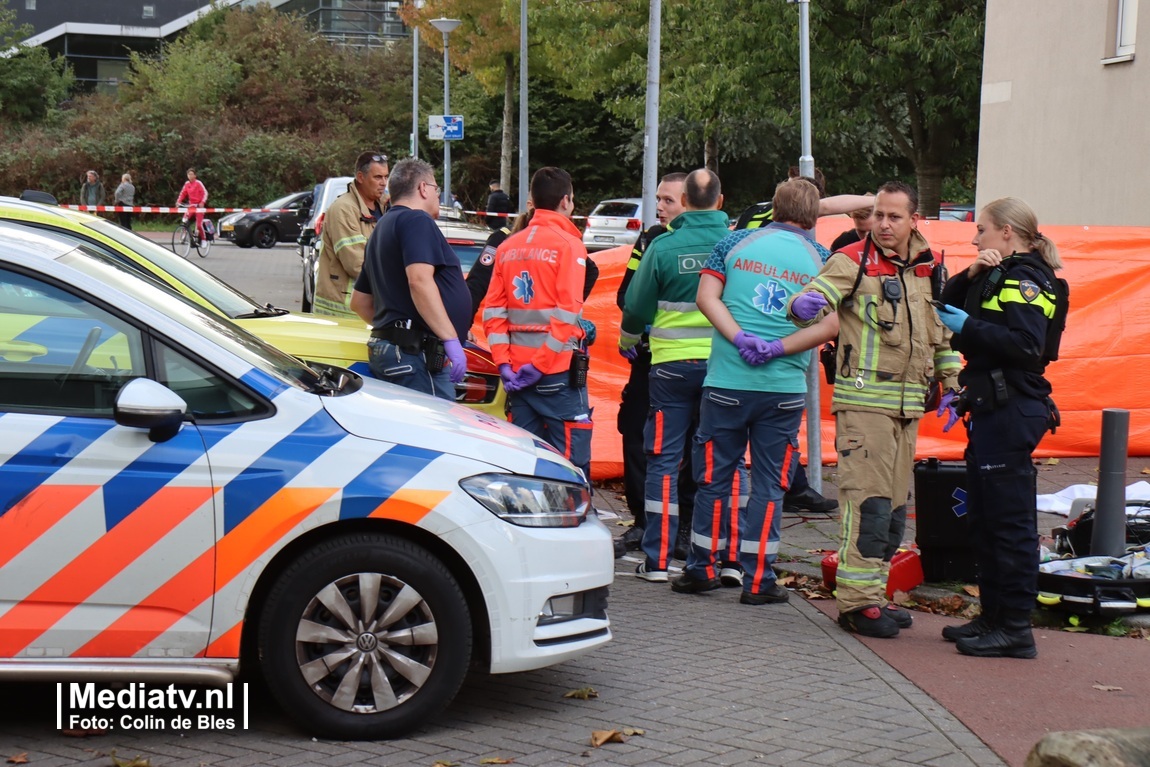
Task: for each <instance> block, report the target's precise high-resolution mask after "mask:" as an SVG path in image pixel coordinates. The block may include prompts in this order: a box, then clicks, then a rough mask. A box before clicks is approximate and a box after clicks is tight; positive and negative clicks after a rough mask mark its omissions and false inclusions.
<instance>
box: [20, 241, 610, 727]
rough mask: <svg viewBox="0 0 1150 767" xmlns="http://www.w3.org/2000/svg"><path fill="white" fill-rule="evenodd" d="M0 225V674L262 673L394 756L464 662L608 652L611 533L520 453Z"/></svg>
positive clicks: (561, 467) (538, 662)
mask: <svg viewBox="0 0 1150 767" xmlns="http://www.w3.org/2000/svg"><path fill="white" fill-rule="evenodd" d="M0 230H2V231H0V679H5V678H7V679H24V680H28V679H33V680H37V679H58V680H67V681H77V680H84V679H95V680H105V681H107V680H114V679H120V680H129V679H130V680H132V681H138V680H148V681H160V682H163V681H180V682H196V681H199V682H205V683H209V684H213V683H214V684H218V683H221V682H226V681H228V680H231V679H232V678H233V677H234V676H235V674H236V673H237V672H238V670H239V668H240V666H241V664H245V665H247V664H253V665H258V666H259V668H260V669H261V670H262V672H263V674H264V677H265V678H266V680H267V683H268V685H269V686H270V687H271V689H272V691H273V693H274V695H275V697H276V698H277V700H278V701H280V703H281V704H282V706H283V707H284V709H285V710H286V711H287V712H288V713H289V714H290V715H291V716H292V717H294V718H295V719H296V720H297V721H298V722H299V723H300V724H301V725H303V726H304V727H305V728H307V729H308V730H310V731H312V732H314V733H316V734H320V735H324V736H328V737H338V738H386V737H393V736H396V735H399V734H402V733H404V732H405V731H408V730H410V729H411V728H413V727H415V726H417V725H419V724H422V723H424V722H425V721H426V720H427V718H428V717H429V716H430V715H432V714H434V713H436V712H438V711H439V710H440V709H442V708H443V707H444V706H445V705H447V703H448V702H449V701H450V700H451V699H452V697H453V696H454V695H455V693H456V691H457V690H458V689H459V687H460V685H461V684H462V682H463V678H464V675H465V673H466V671H467V670H468V668H469V666H471V665H472V664H473V663H474V664H475V665H478V666H480V667H482V668H484V669H486V670H488V671H490V672H493V673H502V672H513V671H523V670H527V669H535V668H540V667H544V666H548V665H551V664H555V663H558V662H561V661H565V660H568V659H570V658H573V657H576V656H578V655H580V654H582V653H585V652H588V651H590V650H592V649H594V648H597V647H599V646H601V645H603V644H604V643H605V642H607V641H608V640H609V639H610V637H611V631H610V625H609V622H608V619H607V614H606V599H607V589H608V586H609V584H610V583H611V580H612V573H613V564H614V563H613V559H612V551H611V536H610V533H609V532H608V531H607V529H606V528H605V527H604V526H603V524H602V523H601V522H600V521H599V520H598V518H597V517H596V516H595V513H594V511H593V510H592V509H591V505H590V493H589V488H588V486H587V484H586V482H585V481H584V479H583V477H582V475H581V474H580V473H579V472H578V471H577V470H576V469H575V467H573V466H572V465H571V464H570V463H568V462H567V461H566V460H564V459H563V458H562V457H560V456H559V455H558V454H556V453H555V452H553V451H552V450H550V449H549V448H547V447H546V446H545V445H543V444H542V443H540V442H539V441H538V440H536V439H534V438H533V437H531V435H529V434H528V433H527V432H525V431H522V430H521V429H519V428H517V427H515V426H512V425H510V424H508V423H506V422H504V421H501V420H499V419H495V418H492V417H490V416H487V415H485V414H482V413H477V412H475V411H473V410H470V409H468V408H466V407H463V406H459V405H454V404H452V403H449V402H444V401H441V400H436V399H432V398H429V397H424V396H422V395H419V394H415V393H412V392H408V391H406V390H403V389H399V388H396V387H392V386H390V385H388V384H384V383H380V382H378V381H374V380H365V379H362V378H360V377H358V376H356V375H354V374H351V373H349V372H347V371H345V370H342V369H338V368H315V367H308V366H306V365H304V364H303V363H301V362H299V361H298V360H296V359H295V358H293V357H289V356H286V355H284V354H283V353H281V352H278V351H276V350H275V349H273V348H272V347H269V346H267V345H266V344H264V343H263V342H261V341H259V340H258V339H256V338H255V337H254V336H251V335H249V334H248V333H246V332H245V331H243V330H241V329H239V328H238V327H237V326H235V325H232V324H230V323H228V322H227V321H226V320H222V319H220V318H218V317H216V316H214V315H210V314H208V313H206V312H204V311H203V310H201V309H200V308H198V307H197V306H195V305H193V304H191V303H190V302H187V301H186V300H184V299H182V298H180V297H179V296H177V295H175V294H174V293H171V292H168V291H167V290H166V289H164V288H162V287H159V286H157V285H153V284H151V283H150V282H148V281H146V280H144V279H141V278H140V277H139V276H138V275H137V274H135V273H132V272H129V271H127V270H126V269H124V268H123V267H121V266H118V265H116V264H115V263H114V262H111V261H110V260H108V259H106V258H103V257H101V256H100V255H99V254H98V253H95V252H94V251H88V250H86V249H85V246H80V247H77V246H76V244H75V242H74V241H73V242H68V241H65V240H63V239H58V238H56V237H55V236H53V235H50V234H44V233H41V232H35V231H33V230H31V229H28V228H26V227H15V226H4V225H2V224H0Z"/></svg>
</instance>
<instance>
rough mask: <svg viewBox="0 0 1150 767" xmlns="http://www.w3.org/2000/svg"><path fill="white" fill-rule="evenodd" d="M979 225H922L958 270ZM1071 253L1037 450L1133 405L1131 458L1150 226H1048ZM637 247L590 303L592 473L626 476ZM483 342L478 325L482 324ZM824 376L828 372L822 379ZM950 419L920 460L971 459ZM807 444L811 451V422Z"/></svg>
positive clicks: (1148, 374)
mask: <svg viewBox="0 0 1150 767" xmlns="http://www.w3.org/2000/svg"><path fill="white" fill-rule="evenodd" d="M850 225H851V220H850V219H849V218H847V217H845V216H841V217H834V218H829V219H824V220H822V221H820V222H819V227H818V236H817V239H818V241H819V242H821V243H823V244H824V245H829V243H830V242H831V240H833V239H834V238H835V237H836V236H837V235H838V234H839V233H840V232H842V231H844V230H845V229H847V228H848V227H849V226H850ZM974 227H975V225H974V224H973V223H967V222H959V221H921V222H919V230H920V231H921V232H922V233H923V234H924V235H925V236H926V239H927V241H928V242H929V243H930V244H931V247H933V248H934V249H935V250H936V251H944V252H945V255H946V265H947V266H948V267H949V268H950V272H951V274H955V273H957V272H959V271H961V270H962V269H964V268H966V266H967V265H968V264H969V263H970V262H971V261H973V260H974V257H975V255H976V251H975V248H974V246H973V245H971V244H970V241H971V239H972V238H973V237H974V231H975V229H974ZM1041 231H1042V233H1043V234H1044V235H1045V236H1047V237H1049V238H1050V239H1051V240H1053V241H1054V242H1055V243H1056V244H1057V245H1058V249H1059V252H1060V253H1061V255H1062V262H1063V264H1064V268H1063V269H1062V271H1060V272H1059V273H1058V274H1059V276H1060V277H1064V278H1065V279H1066V280H1067V281H1068V282H1069V283H1070V315H1069V317H1068V318H1067V321H1066V333H1065V335H1064V336H1063V338H1062V347H1061V351H1060V355H1059V360H1058V361H1057V362H1054V363H1052V364H1051V365H1050V366H1049V367H1048V368H1047V371H1046V374H1047V378H1049V379H1050V382H1051V384H1052V385H1053V386H1054V395H1053V396H1054V400H1055V402H1057V403H1058V408H1059V410H1061V411H1062V426H1060V427H1059V428H1058V433H1057V434H1047V435H1046V438H1045V439H1043V440H1042V443H1041V444H1040V445H1039V446H1038V450H1037V451H1035V455H1036V456H1042V457H1046V456H1082V455H1086V456H1089V455H1098V451H1099V441H1100V435H1101V430H1102V410H1103V408H1121V409H1124V410H1129V411H1130V446H1129V452H1130V454H1131V455H1150V417H1148V416H1150V386H1148V385H1147V382H1148V381H1150V229H1147V228H1141V227H1114V226H1109V227H1107V226H1091V227H1083V226H1049V227H1047V226H1043V227H1041ZM630 253H631V249H630V247H620V248H613V249H611V250H605V251H601V252H599V253H595V254H593V255H592V258H593V259H594V260H595V263H596V264H598V266H599V281H598V282H597V283H596V284H595V289H594V291H592V293H591V297H590V298H588V299H587V303H586V305H585V306H584V308H583V316H584V317H586V318H587V319H589V320H591V321H592V322H594V323H595V325H596V327H597V328H598V340H596V342H595V345H594V346H592V347H591V373H590V375H589V376H588V383H587V386H588V389H589V393H590V396H591V405H592V406H593V407H594V421H595V431H594V434H593V437H592V442H591V474H592V477H593V478H594V479H609V478H612V477H619V476H622V474H623V458H622V446H621V443H620V437H619V432H618V430H617V429H616V427H615V417H616V414H617V413H618V411H619V392H621V391H622V389H623V385H624V384H626V383H627V376H628V373H629V366H628V363H627V361H626V360H625V359H623V358H622V357H620V356H619V352H618V351H617V348H616V347H617V346H618V342H619V319H620V311H619V309H618V307H617V306H616V305H615V293H616V291H617V290H618V289H619V282H620V281H621V280H622V278H623V270H624V269H625V268H626V265H627V259H628V258H629V257H630ZM474 330H475V331H476V334H477V335H478V336H480V338H482V335H481V329H480V328H479V327H478V325H477V326H476V327H475V328H474ZM820 380H821V376H820ZM820 397H821V406H822V408H821V409H822V416H823V417H822V426H821V431H822V438H823V447H822V449H823V460H824V461H825V462H828V463H833V462H834V460H835V452H834V430H835V427H834V419H833V418H832V417H831V415H830V401H831V387H830V386H827V385H826V384H823V386H822V390H821V392H820ZM942 424H943V419H940V418H936V417H935V416H934V414H933V413H928V414H927V416H926V417H925V418H924V419H923V422H922V426H921V428H920V430H919V438H918V450H917V455H918V456H919V457H925V456H937V457H938V458H942V459H945V460H954V459H959V458H961V457H962V451H963V447H964V446H965V444H966V436H965V433H964V432H963V430H962V428H961V426H956V427H955V428H954V429H951V431H950V433H949V434H943V433H942ZM799 444H800V446H802V447H803V448H804V450H805V447H806V432H805V428H804V430H803V431H802V432H801V433H800V436H799Z"/></svg>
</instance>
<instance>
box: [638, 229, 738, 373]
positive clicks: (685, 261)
mask: <svg viewBox="0 0 1150 767" xmlns="http://www.w3.org/2000/svg"><path fill="white" fill-rule="evenodd" d="M727 226H728V218H727V215H726V214H725V213H723V212H722V211H721V210H689V211H686V212H685V213H680V214H679V215H678V216H676V217H675V220H674V221H672V222H671V230H672V231H671V232H670V233H668V234H664V235H661V236H659V237H656V238H655V239H654V240H653V241H652V242H651V244H650V245H648V246H647V251H646V252H645V253H644V254H643V259H642V260H641V261H640V262H639V268H638V269H637V270H636V271H635V276H634V278H633V279H632V280H631V285H630V286H629V287H628V288H627V296H626V299H625V301H624V307H623V322H622V326H621V334H622V335H623V336H625V337H629V338H635V339H636V340H637V339H639V337H640V336H642V334H643V331H644V329H645V328H646V327H647V326H648V325H650V327H651V329H650V331H649V335H650V343H651V363H652V364H654V365H659V364H662V363H664V362H675V361H676V360H705V359H707V358H708V357H710V356H711V337H712V335H713V334H714V328H713V327H712V326H711V323H710V321H709V320H708V319H707V318H706V317H705V316H703V313H702V312H701V311H699V307H698V305H697V304H696V303H695V296H696V295H697V294H698V292H699V273H700V272H701V271H702V270H703V264H705V263H706V262H707V259H708V258H709V257H710V255H711V251H712V250H713V249H714V247H715V245H716V244H717V243H718V242H719V240H721V239H723V238H724V237H726V236H727V235H728V234H730V231H729V230H728V229H727Z"/></svg>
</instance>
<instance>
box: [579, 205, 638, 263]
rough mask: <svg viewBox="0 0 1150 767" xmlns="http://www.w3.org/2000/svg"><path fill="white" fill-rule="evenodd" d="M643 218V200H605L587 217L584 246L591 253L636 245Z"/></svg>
mask: <svg viewBox="0 0 1150 767" xmlns="http://www.w3.org/2000/svg"><path fill="white" fill-rule="evenodd" d="M642 215H643V200H642V199H640V198H638V197H621V198H619V199H615V200H603V201H602V202H600V203H599V204H598V205H596V206H595V209H594V210H592V211H591V215H589V216H587V229H586V230H584V232H583V244H584V245H585V246H586V247H587V250H588V251H596V250H606V249H607V248H614V247H616V246H618V245H634V244H635V241H636V240H637V239H639V233H640V232H641V231H643V219H642Z"/></svg>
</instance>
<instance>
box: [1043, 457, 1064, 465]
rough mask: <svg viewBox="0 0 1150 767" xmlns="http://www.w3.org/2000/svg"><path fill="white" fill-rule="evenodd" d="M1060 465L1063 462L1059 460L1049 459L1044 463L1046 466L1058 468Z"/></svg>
mask: <svg viewBox="0 0 1150 767" xmlns="http://www.w3.org/2000/svg"><path fill="white" fill-rule="evenodd" d="M1060 463H1062V461H1059V460H1058V459H1057V458H1047V459H1046V460H1045V461H1043V465H1044V466H1057V465H1058V464H1060Z"/></svg>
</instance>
